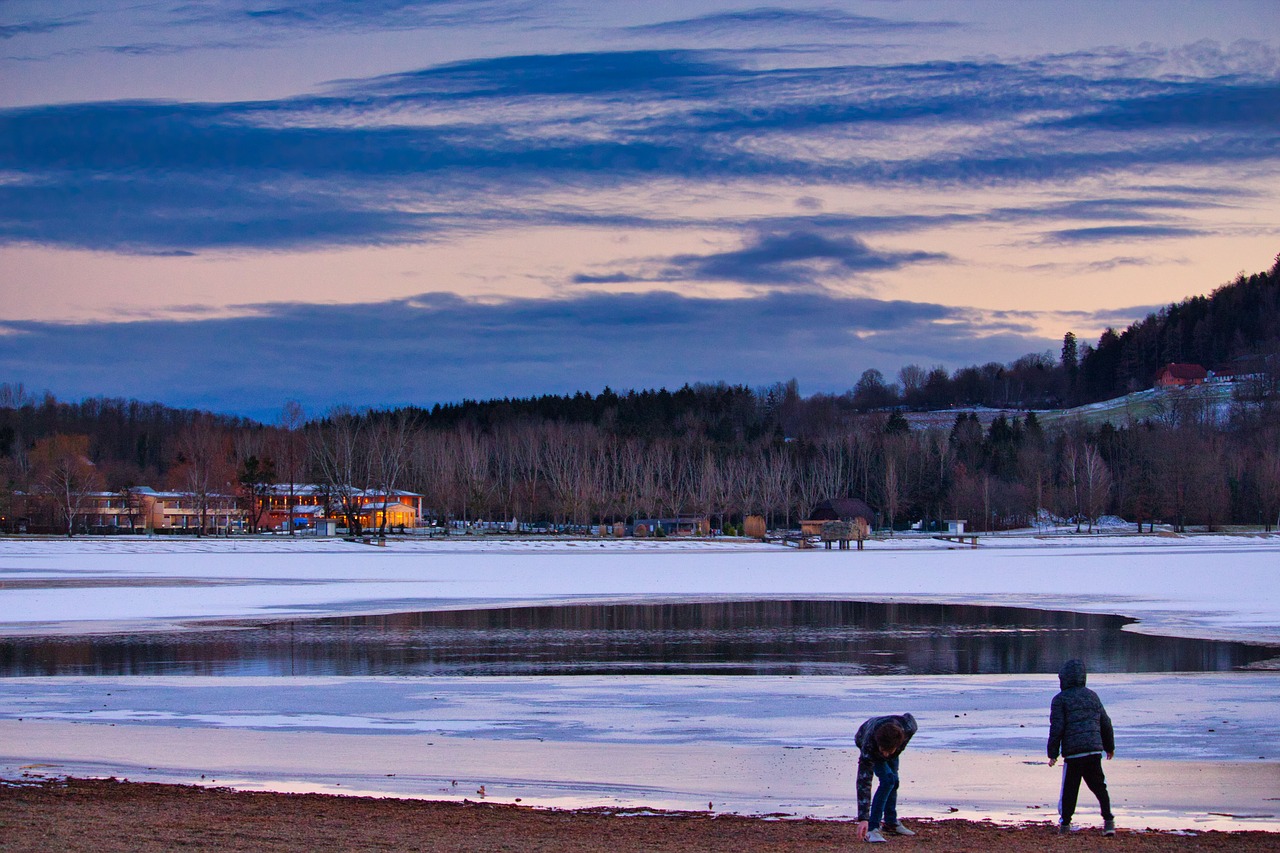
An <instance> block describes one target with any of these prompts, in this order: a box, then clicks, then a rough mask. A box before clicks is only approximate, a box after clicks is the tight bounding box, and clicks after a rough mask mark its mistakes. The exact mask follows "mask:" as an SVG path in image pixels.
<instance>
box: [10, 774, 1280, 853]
mask: <svg viewBox="0 0 1280 853" xmlns="http://www.w3.org/2000/svg"><path fill="white" fill-rule="evenodd" d="M913 826H914V828H915V830H916V831H917V832H918V834H917V835H916V836H915V837H913V838H903V837H893V838H892V841H891V844H890V845H889V847H890V849H902V850H914V849H920V850H930V851H972V850H996V849H999V850H1001V851H1004V853H1024V851H1028V852H1029V851H1037V853H1038V852H1039V851H1043V850H1046V849H1049V850H1057V849H1061V850H1082V849H1105V850H1116V851H1166V850H1167V851H1181V850H1187V851H1191V850H1196V851H1206V850H1207V851H1214V850H1230V851H1242V853H1256V851H1264V850H1276V849H1280V836H1278V835H1276V834H1270V833H1261V832H1233V833H1224V832H1205V833H1196V834H1194V835H1191V834H1170V833H1161V832H1145V831H1140V830H1133V829H1127V828H1124V827H1122V828H1121V830H1120V832H1119V833H1118V834H1117V835H1116V836H1115V837H1113V838H1104V837H1102V836H1101V835H1100V834H1099V833H1098V832H1097V831H1096V830H1082V831H1080V832H1077V833H1072V835H1070V836H1068V837H1065V838H1064V837H1060V836H1058V835H1057V834H1056V833H1055V830H1054V828H1053V827H1052V826H1051V825H1049V824H1048V823H1046V822H1037V823H1026V824H1022V825H1016V826H1010V825H999V824H994V823H985V822H973V821H964V820H956V819H950V820H940V821H927V820H925V821H915V822H914V824H913ZM855 843H856V837H855V834H854V825H853V824H852V823H849V822H847V821H846V822H841V821H821V820H767V819H761V818H743V817H735V816H727V815H715V814H709V813H705V812H704V813H666V814H656V813H653V812H622V811H618V810H613V809H601V810H590V811H581V810H580V811H559V810H545V809H532V808H527V807H523V806H512V805H492V804H488V803H477V802H469V803H440V802H419V801H411V800H394V799H373V798H358V797H333V796H324V795H316V794H307V795H290V794H269V793H244V792H234V791H228V790H222V789H212V790H210V789H204V788H192V787H180V786H168V785H154V784H138V783H121V782H116V781H101V780H99V781H88V780H76V779H72V780H67V781H65V782H44V783H30V784H3V785H0V849H2V850H5V851H8V853H28V851H31V853H34V851H41V853H44V851H48V850H60V851H69V853H76V851H92V853H110V851H117V850H128V851H136V853H152V851H170V850H174V849H177V848H181V849H183V850H193V851H202V850H210V851H213V850H217V851H228V850H230V851H237V850H246V851H247V850H252V851H306V853H311V851H314V850H397V851H446V850H449V851H453V850H468V851H490V850H493V851H503V850H505V851H511V850H518V851H556V853H580V851H588V850H608V851H610V853H629V851H649V853H664V851H681V852H682V853H685V851H695V853H697V851H735V853H736V851H741V850H751V851H777V853H783V851H786V852H787V853H792V852H793V851H794V853H801V851H815V853H816V851H834V850H847V849H849V848H850V847H852V846H853V845H854V844H855Z"/></svg>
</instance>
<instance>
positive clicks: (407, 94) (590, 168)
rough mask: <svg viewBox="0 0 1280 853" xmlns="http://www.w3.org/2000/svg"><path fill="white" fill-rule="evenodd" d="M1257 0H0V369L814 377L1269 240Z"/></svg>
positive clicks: (66, 375) (204, 375)
mask: <svg viewBox="0 0 1280 853" xmlns="http://www.w3.org/2000/svg"><path fill="white" fill-rule="evenodd" d="M1276 33H1280V6H1277V5H1276V4H1275V3H1274V2H1270V0H1230V2H1225V3H1217V4H1212V5H1210V4H1200V3H1195V2H1185V3H1159V4H1157V3H1149V2H1142V0H1126V2H1114V3H1075V4H1065V5H1063V6H1058V5H1053V6H1049V5H1044V4H1014V5H1011V4H1005V3H997V2H981V3H960V2H950V0H919V2H915V1H914V0H904V1H903V2H895V3H887V2H883V0H860V2H849V3H845V4H841V5H839V6H832V5H825V4H821V3H812V4H810V3H786V4H777V5H775V6H759V5H754V4H750V3H743V2H735V0H696V2H686V3H681V4H673V3H666V4H664V3H658V4H645V5H644V6H642V7H640V6H634V5H631V4H580V3H576V2H551V3H546V4H538V5H536V6H530V5H528V4H524V3H521V2H518V0H388V2H378V3H369V4H361V5H360V7H359V8H355V9H352V8H350V7H349V6H348V5H347V4H334V3H332V2H329V0H278V1H277V2H272V3H270V4H267V3H262V2H258V0H225V1H224V2H217V3H200V4H185V5H178V6H172V7H169V6H133V7H129V8H127V9H116V8H115V7H113V6H111V5H109V4H106V3H104V2H102V0H76V2H74V3H72V4H70V5H68V6H65V7H62V8H60V9H59V10H58V11H57V12H56V13H51V12H50V11H49V10H48V9H47V7H46V6H45V5H44V4H41V3H38V2H34V0H17V2H11V3H9V4H5V7H4V9H3V10H0V38H3V45H4V49H3V52H2V53H0V69H2V70H0V74H3V76H4V78H5V80H6V82H7V83H8V84H9V85H7V86H6V87H4V90H3V92H0V172H2V173H3V175H4V180H3V181H0V270H3V272H0V288H2V290H3V295H4V299H3V300H2V302H0V376H4V377H5V378H6V379H7V381H9V382H12V383H20V384H22V385H25V386H27V387H29V388H42V389H48V390H49V391H50V392H51V393H53V394H54V395H55V396H57V397H58V398H59V399H63V400H71V399H89V398H95V397H108V398H124V399H134V400H155V401H159V402H161V403H162V405H166V406H171V407H174V408H195V409H203V410H207V411H212V412H218V413H221V414H227V415H238V416H244V417H253V418H255V419H259V420H269V419H271V418H273V417H274V414H275V413H278V412H279V410H280V407H281V406H283V404H284V403H285V402H286V401H288V400H297V401H299V402H300V403H302V404H303V406H304V407H306V409H307V411H308V412H309V413H310V414H311V415H312V416H316V415H319V414H320V413H322V412H324V411H326V410H328V409H330V408H332V407H333V406H337V405H351V406H354V407H357V408H361V409H389V408H397V407H402V406H420V407H423V408H428V409H429V408H430V407H431V406H433V405H436V404H440V405H450V404H456V403H460V402H462V401H463V400H468V399H469V400H481V401H483V400H498V399H504V398H515V399H523V398H530V397H538V396H542V395H565V394H568V395H572V394H573V393H576V392H585V393H591V394H592V395H596V394H599V393H600V391H601V390H603V389H604V388H605V387H612V388H615V389H617V388H628V389H634V390H648V389H654V390H656V389H658V388H669V389H675V388H679V387H681V386H683V385H685V384H689V385H697V384H716V383H720V382H723V383H725V384H729V385H743V386H746V387H748V388H753V389H754V388H760V387H764V386H768V385H771V384H775V383H778V382H785V381H787V380H789V379H792V378H794V379H795V380H797V381H798V383H799V386H800V388H801V389H802V391H803V392H804V393H805V395H806V396H812V395H814V394H839V393H843V392H844V391H847V390H849V389H851V388H852V387H853V386H854V385H855V383H856V382H857V380H858V378H859V376H860V375H861V373H862V371H863V370H866V369H877V370H880V371H881V372H882V373H883V374H884V376H885V377H886V379H888V380H889V381H893V380H894V379H895V378H896V375H897V371H898V370H899V369H900V368H901V367H903V366H905V365H908V364H918V365H921V366H923V367H926V368H932V367H934V366H943V367H945V368H946V369H947V370H948V372H951V371H954V370H955V369H957V368H959V367H964V366H969V365H973V364H983V363H987V362H993V361H994V362H998V363H1001V364H1007V363H1009V362H1011V361H1013V360H1015V359H1017V358H1019V357H1021V356H1023V355H1026V354H1029V353H1044V352H1049V353H1051V354H1053V355H1055V356H1056V354H1057V353H1058V351H1059V348H1060V346H1061V342H1062V337H1063V335H1064V334H1066V333H1067V332H1073V333H1074V334H1075V335H1076V336H1077V338H1078V339H1079V340H1080V341H1081V342H1086V341H1087V342H1093V341H1095V340H1096V339H1097V337H1098V335H1099V334H1100V333H1101V332H1102V331H1103V330H1104V329H1105V328H1108V327H1114V328H1117V329H1119V328H1124V327H1125V326H1128V325H1129V324H1131V323H1133V322H1135V321H1137V320H1140V319H1142V318H1143V317H1145V316H1147V315H1148V314H1150V313H1151V312H1153V311H1155V310H1158V309H1159V308H1161V307H1163V306H1166V305H1169V304H1171V303H1176V302H1179V301H1181V300H1183V299H1185V298H1188V297H1191V296H1196V295H1202V294H1208V293H1209V292H1211V291H1212V290H1213V289H1215V288H1216V287H1219V286H1221V285H1223V284H1226V283H1229V282H1230V281H1231V280H1232V279H1233V278H1234V277H1235V276H1236V274H1237V273H1240V272H1243V273H1245V274H1249V273H1253V272H1258V271H1262V270H1266V269H1270V268H1271V266H1272V264H1273V260H1274V258H1275V257H1276V251H1277V248H1280V239H1277V238H1280V180H1277V178H1280V148H1277V146H1276V144H1275V128H1276V125H1277V122H1280V107H1278V106H1277V105H1278V104H1280V36H1277V35H1276Z"/></svg>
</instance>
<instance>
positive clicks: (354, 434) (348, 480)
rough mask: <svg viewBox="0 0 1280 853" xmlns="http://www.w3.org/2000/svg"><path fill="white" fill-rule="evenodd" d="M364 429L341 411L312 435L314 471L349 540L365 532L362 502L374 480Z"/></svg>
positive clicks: (350, 413)
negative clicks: (320, 480)
mask: <svg viewBox="0 0 1280 853" xmlns="http://www.w3.org/2000/svg"><path fill="white" fill-rule="evenodd" d="M365 429H366V423H365V420H364V418H362V417H360V416H359V415H358V414H356V413H355V412H353V411H352V410H350V409H347V408H344V407H340V408H337V409H334V410H333V411H332V412H330V413H329V416H328V418H327V419H326V423H325V424H323V425H322V426H320V427H319V428H317V429H316V430H315V431H314V432H313V433H312V441H311V458H312V460H313V462H314V464H315V467H316V470H317V471H319V472H320V475H321V477H322V478H323V480H324V485H325V487H326V489H327V490H328V492H329V498H330V500H332V501H335V502H336V504H337V509H338V511H339V512H340V513H342V516H343V518H344V519H345V520H346V522H347V530H348V531H349V532H350V535H352V536H359V535H360V534H361V533H363V532H364V528H363V523H362V522H361V511H362V509H363V505H362V503H361V499H362V498H363V497H364V496H366V495H367V493H368V490H369V486H370V485H371V483H372V480H373V464H372V454H371V453H370V449H369V441H368V439H367V436H366V435H365Z"/></svg>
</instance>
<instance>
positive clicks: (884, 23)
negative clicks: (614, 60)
mask: <svg viewBox="0 0 1280 853" xmlns="http://www.w3.org/2000/svg"><path fill="white" fill-rule="evenodd" d="M960 26H961V24H958V23H955V22H952V21H916V20H909V19H903V20H892V19H889V18H876V17H869V16H866V15H854V14H850V13H848V12H842V11H840V10H838V9H790V8H780V7H771V6H762V7H759V8H755V9H740V10H732V11H727V12H715V13H711V14H707V15H699V16H696V17H692V18H683V19H680V20H674V21H660V22H658V23H652V24H637V25H635V26H631V27H627V28H626V29H627V31H628V32H631V33H636V34H660V35H713V34H723V33H725V32H726V31H733V30H737V29H746V30H750V31H752V32H753V33H755V32H758V31H759V28H760V27H768V28H794V29H800V30H810V29H837V30H841V31H846V32H845V33H842V35H843V34H847V31H864V32H892V31H900V30H945V29H954V28H957V27H960Z"/></svg>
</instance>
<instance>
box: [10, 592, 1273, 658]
mask: <svg viewBox="0 0 1280 853" xmlns="http://www.w3.org/2000/svg"><path fill="white" fill-rule="evenodd" d="M1129 621H1131V620H1126V619H1123V618H1120V617H1116V616H1099V615H1085V614H1078V613H1063V612H1055V611H1043V610H1028V609H1023V608H1013V607H982V606H972V605H947V604H873V603H865V602H852V601H746V602H717V603H703V604H623V605H581V606H557V607H520V608H507V609H491V610H468V611H451V612H430V613H398V614H394V615H389V616H352V617H343V618H331V619H314V620H298V621H289V622H272V623H265V624H255V625H251V626H246V627H243V628H239V629H236V630H217V631H198V632H190V633H171V634H135V635H115V636H105V637H88V638H85V637H77V638H48V637H41V638H18V639H13V640H8V641H4V642H0V675H2V676H23V675H161V674H168V675H225V676H231V675H549V674H556V675H568V674H597V675H598V674H624V673H633V674H636V673H647V674H664V673H679V674H699V675H705V674H727V675H800V674H805V675H818V674H839V675H883V674H947V673H964V674H986V673H1010V674H1012V673H1049V672H1056V671H1057V669H1058V667H1059V665H1060V664H1061V663H1062V661H1063V660H1065V659H1066V658H1068V657H1080V658H1084V659H1086V660H1088V661H1089V664H1090V668H1091V670H1092V671H1094V672H1175V671H1220V670H1230V669H1234V668H1238V667H1241V666H1245V665H1248V664H1250V663H1254V662H1256V661H1260V660H1266V659H1268V658H1272V657H1274V656H1275V655H1276V654H1277V650H1276V649H1274V648H1269V647H1265V646H1254V645H1247V644H1243V643H1225V642H1211V641H1204V640H1180V639H1169V638H1162V637H1150V636H1144V635H1141V634H1133V633H1129V632H1124V631H1121V630H1120V629H1121V627H1122V626H1123V625H1125V624H1126V623H1127V622H1129Z"/></svg>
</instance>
